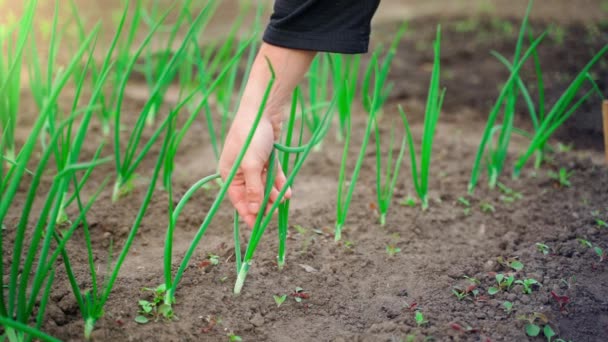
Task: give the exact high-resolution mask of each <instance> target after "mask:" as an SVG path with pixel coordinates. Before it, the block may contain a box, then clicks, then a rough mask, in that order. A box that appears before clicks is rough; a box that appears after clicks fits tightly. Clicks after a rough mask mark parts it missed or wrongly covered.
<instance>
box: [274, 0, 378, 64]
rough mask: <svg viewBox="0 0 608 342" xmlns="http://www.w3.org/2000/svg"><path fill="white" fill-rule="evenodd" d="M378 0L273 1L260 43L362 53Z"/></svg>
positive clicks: (366, 43)
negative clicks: (262, 41) (272, 9)
mask: <svg viewBox="0 0 608 342" xmlns="http://www.w3.org/2000/svg"><path fill="white" fill-rule="evenodd" d="M379 4H380V0H276V1H275V3H274V13H273V14H272V16H271V17H270V23H269V24H268V27H267V28H266V31H265V32H264V41H265V42H267V43H269V44H272V45H277V46H282V47H287V48H292V49H301V50H314V51H324V52H336V53H351V54H352V53H364V52H367V48H368V45H369V35H370V31H371V28H370V26H371V20H372V17H373V16H374V13H375V12H376V9H377V8H378V5H379Z"/></svg>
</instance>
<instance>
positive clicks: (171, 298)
mask: <svg viewBox="0 0 608 342" xmlns="http://www.w3.org/2000/svg"><path fill="white" fill-rule="evenodd" d="M269 65H270V63H269ZM271 71H272V77H271V79H270V81H269V84H268V86H267V88H266V91H265V93H264V96H263V98H262V103H261V105H260V108H259V110H258V113H257V115H256V117H255V120H254V121H253V123H252V126H251V130H250V131H249V134H248V135H247V137H246V139H245V141H244V143H243V147H242V148H241V151H240V152H239V155H238V156H237V158H236V159H235V162H234V165H233V166H232V169H231V170H230V173H229V174H228V176H227V177H226V179H225V180H224V182H223V184H222V186H221V187H220V190H219V192H218V194H217V196H216V198H215V201H214V202H213V204H212V205H211V207H210V208H209V211H208V213H207V215H206V216H205V219H204V220H203V223H202V224H201V226H200V227H199V229H198V231H197V233H196V235H195V236H194V238H193V239H192V242H191V243H190V246H189V247H188V250H187V251H186V254H185V255H184V258H183V259H182V262H181V263H180V266H179V268H178V270H177V272H176V273H175V275H174V276H172V274H171V273H172V272H171V258H172V256H171V252H172V247H171V246H172V243H173V241H172V239H173V234H172V230H173V227H174V226H175V222H176V221H177V218H178V216H179V213H180V212H181V208H183V207H184V205H185V204H186V203H187V202H188V201H189V199H190V198H191V197H192V195H193V194H194V193H195V192H196V191H197V190H198V189H200V188H201V187H203V186H204V185H205V184H206V183H207V182H209V181H211V180H213V179H217V178H218V177H219V175H212V176H208V177H205V178H203V179H202V180H200V181H199V182H197V183H196V184H194V185H193V186H192V187H191V188H190V190H188V192H187V193H188V194H189V196H184V197H183V198H182V200H181V201H180V203H178V205H177V206H176V207H175V209H174V210H172V214H171V217H170V223H169V229H168V231H167V241H166V244H169V245H171V246H169V247H166V248H165V288H166V293H165V301H164V303H163V305H164V308H166V309H167V310H170V311H172V309H171V306H172V304H173V303H174V302H175V292H176V289H177V286H178V285H179V282H180V281H181V278H182V276H183V274H184V271H185V270H186V268H187V267H188V264H189V262H190V259H191V258H192V255H193V254H194V251H195V250H196V247H197V246H198V244H199V242H200V240H201V239H202V237H203V236H204V234H205V232H206V231H207V228H208V227H209V225H210V224H211V222H212V220H213V218H214V217H215V215H216V214H217V211H218V210H219V207H220V205H221V203H222V201H223V200H224V197H225V196H226V193H227V192H228V188H229V186H230V184H231V183H232V180H233V179H234V177H235V176H236V173H237V171H238V169H239V167H240V164H241V161H242V160H243V157H244V156H245V152H247V149H248V148H249V145H250V144H251V141H252V140H253V136H254V134H255V131H256V129H257V127H258V125H259V123H260V120H261V119H262V114H263V112H264V109H265V107H266V103H267V102H268V97H269V96H270V90H271V89H272V86H273V84H274V81H275V76H274V71H273V70H272V68H271Z"/></svg>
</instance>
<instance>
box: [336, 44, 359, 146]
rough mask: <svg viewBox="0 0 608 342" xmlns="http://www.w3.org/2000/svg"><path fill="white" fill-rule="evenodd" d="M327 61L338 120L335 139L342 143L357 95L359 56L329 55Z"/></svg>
mask: <svg viewBox="0 0 608 342" xmlns="http://www.w3.org/2000/svg"><path fill="white" fill-rule="evenodd" d="M329 61H330V64H331V69H332V75H333V89H334V96H335V97H336V99H337V104H336V107H337V110H338V119H339V126H338V135H337V138H338V141H343V140H344V137H345V136H346V129H347V120H348V117H350V115H351V112H352V108H353V104H354V101H355V98H356V94H357V82H358V79H359V68H360V66H361V55H354V56H343V55H341V54H330V55H329Z"/></svg>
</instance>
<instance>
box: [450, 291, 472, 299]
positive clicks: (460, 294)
mask: <svg viewBox="0 0 608 342" xmlns="http://www.w3.org/2000/svg"><path fill="white" fill-rule="evenodd" d="M452 293H453V294H454V296H456V298H458V300H459V301H461V300H463V299H465V298H467V296H468V295H469V294H468V293H466V292H465V291H460V290H457V289H452Z"/></svg>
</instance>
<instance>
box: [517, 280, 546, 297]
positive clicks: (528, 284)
mask: <svg viewBox="0 0 608 342" xmlns="http://www.w3.org/2000/svg"><path fill="white" fill-rule="evenodd" d="M515 283H516V284H520V285H521V286H523V287H524V290H523V291H524V293H525V294H531V293H532V290H533V286H542V285H541V284H540V283H539V282H538V281H536V279H532V278H529V279H524V280H518V281H516V282H515Z"/></svg>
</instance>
